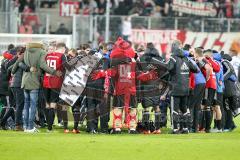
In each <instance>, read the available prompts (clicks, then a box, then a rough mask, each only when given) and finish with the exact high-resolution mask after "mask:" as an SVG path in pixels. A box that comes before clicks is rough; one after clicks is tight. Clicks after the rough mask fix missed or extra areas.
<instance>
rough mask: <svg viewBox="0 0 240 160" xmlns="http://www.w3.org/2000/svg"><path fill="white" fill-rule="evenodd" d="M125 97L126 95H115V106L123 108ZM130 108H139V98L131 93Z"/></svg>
mask: <svg viewBox="0 0 240 160" xmlns="http://www.w3.org/2000/svg"><path fill="white" fill-rule="evenodd" d="M124 103H125V99H124V95H120V96H113V107H118V108H123V107H124V106H125V104H124ZM129 107H130V108H137V98H136V96H133V95H131V96H130V103H129Z"/></svg>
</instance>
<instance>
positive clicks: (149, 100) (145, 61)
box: [140, 43, 163, 134]
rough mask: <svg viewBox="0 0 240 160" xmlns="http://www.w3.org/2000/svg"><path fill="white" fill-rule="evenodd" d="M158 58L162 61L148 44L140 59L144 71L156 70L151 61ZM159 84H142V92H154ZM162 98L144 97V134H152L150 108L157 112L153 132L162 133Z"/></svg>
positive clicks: (156, 96) (150, 44)
mask: <svg viewBox="0 0 240 160" xmlns="http://www.w3.org/2000/svg"><path fill="white" fill-rule="evenodd" d="M152 58H156V59H157V60H159V61H162V60H163V59H162V57H160V55H159V52H158V50H157V49H156V48H155V47H154V46H153V44H152V43H148V44H147V48H146V50H145V53H144V54H143V56H142V57H141V58H140V62H141V66H142V68H141V69H142V70H143V71H144V72H147V71H150V70H152V69H156V67H155V66H154V65H153V64H152V63H151V59H152ZM156 85H158V84H154V83H151V82H145V83H141V90H153V89H154V88H156V87H157V86H156ZM159 101H160V96H158V95H155V96H153V97H149V96H148V95H143V98H142V100H141V103H142V106H143V109H144V110H143V113H142V116H143V117H142V122H143V125H144V128H145V129H144V130H145V131H144V133H145V134H149V133H150V112H149V107H153V109H154V111H155V122H154V125H155V131H153V132H154V133H155V134H159V133H161V131H160V118H161V115H160V114H161V113H160V107H159V103H160V102H159Z"/></svg>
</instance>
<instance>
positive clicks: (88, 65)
mask: <svg viewBox="0 0 240 160" xmlns="http://www.w3.org/2000/svg"><path fill="white" fill-rule="evenodd" d="M101 58H102V55H101V54H98V53H96V54H94V55H88V56H86V57H84V58H82V59H80V60H79V61H78V62H77V64H76V65H75V67H74V68H73V70H71V71H67V72H66V74H65V78H64V81H63V85H62V88H61V92H60V96H59V97H60V98H61V99H62V100H64V101H65V102H66V103H68V104H69V105H70V106H73V105H74V104H75V102H76V101H77V99H78V98H79V96H80V95H81V94H82V92H83V91H84V89H85V87H86V83H87V80H88V77H89V75H90V73H91V72H92V69H93V68H94V67H95V65H96V64H97V63H98V62H99V60H100V59H101Z"/></svg>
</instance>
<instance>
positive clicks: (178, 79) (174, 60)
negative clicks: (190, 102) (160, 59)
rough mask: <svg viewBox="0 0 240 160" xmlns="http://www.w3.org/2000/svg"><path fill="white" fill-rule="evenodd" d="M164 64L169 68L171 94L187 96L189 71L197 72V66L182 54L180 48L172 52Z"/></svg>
mask: <svg viewBox="0 0 240 160" xmlns="http://www.w3.org/2000/svg"><path fill="white" fill-rule="evenodd" d="M166 66H167V68H168V70H169V76H170V84H171V85H172V91H171V95H172V96H188V95H189V76H190V71H191V72H194V73H197V72H198V69H197V67H195V66H194V65H193V64H192V62H191V61H189V60H188V58H186V57H185V56H184V53H183V51H182V50H181V49H178V50H176V52H175V53H173V55H172V56H171V57H170V60H169V61H168V62H167V64H166Z"/></svg>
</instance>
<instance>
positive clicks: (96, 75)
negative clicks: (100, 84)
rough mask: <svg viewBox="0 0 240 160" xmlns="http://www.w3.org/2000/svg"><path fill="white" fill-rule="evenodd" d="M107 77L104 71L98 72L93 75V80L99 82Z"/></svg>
mask: <svg viewBox="0 0 240 160" xmlns="http://www.w3.org/2000/svg"><path fill="white" fill-rule="evenodd" d="M105 76H106V74H105V72H104V71H103V70H97V71H94V72H93V73H92V74H91V77H92V80H97V79H100V78H103V77H105Z"/></svg>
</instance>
